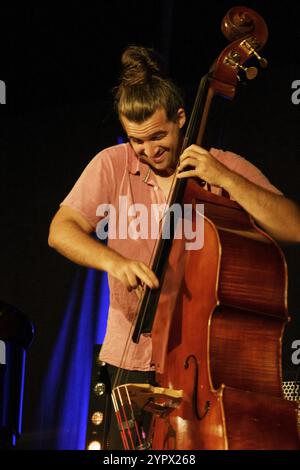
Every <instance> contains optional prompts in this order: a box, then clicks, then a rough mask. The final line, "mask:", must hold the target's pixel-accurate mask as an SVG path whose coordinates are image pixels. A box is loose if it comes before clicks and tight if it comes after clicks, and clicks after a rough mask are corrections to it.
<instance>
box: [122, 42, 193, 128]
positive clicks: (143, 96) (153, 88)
mask: <svg viewBox="0 0 300 470" xmlns="http://www.w3.org/2000/svg"><path fill="white" fill-rule="evenodd" d="M121 60H122V66H123V69H122V73H121V79H120V84H119V86H118V87H117V88H116V89H115V106H116V109H117V112H118V114H119V117H121V116H122V115H123V116H125V117H126V118H127V119H128V120H129V121H134V122H138V123H140V122H143V121H145V120H146V119H148V118H150V117H151V116H152V115H153V114H154V113H155V111H157V109H159V108H163V109H165V111H166V115H167V119H168V120H169V121H174V122H175V121H176V120H177V111H178V109H179V108H182V107H184V99H183V96H182V93H181V91H180V90H179V88H178V87H177V86H176V85H175V84H174V83H173V81H172V80H170V79H169V78H167V77H166V76H165V75H164V73H163V70H162V67H161V65H160V60H159V57H158V55H157V54H156V53H155V52H154V50H153V49H147V48H145V47H139V46H129V47H128V48H127V49H125V51H124V52H123V54H122V59H121Z"/></svg>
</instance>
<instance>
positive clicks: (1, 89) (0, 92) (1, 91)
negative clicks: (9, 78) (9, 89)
mask: <svg viewBox="0 0 300 470" xmlns="http://www.w3.org/2000/svg"><path fill="white" fill-rule="evenodd" d="M0 104H6V85H5V82H4V81H3V80H0Z"/></svg>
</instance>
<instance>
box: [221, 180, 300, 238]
mask: <svg viewBox="0 0 300 470" xmlns="http://www.w3.org/2000/svg"><path fill="white" fill-rule="evenodd" d="M224 188H225V189H226V190H227V191H228V192H229V194H230V195H231V197H232V198H233V199H234V200H235V201H237V202H238V203H239V204H240V205H241V206H242V207H243V208H244V209H245V210H246V211H247V212H248V213H249V214H250V215H252V217H253V218H254V219H255V221H256V222H257V223H258V224H259V226H260V227H262V228H263V229H264V230H265V231H266V232H267V233H269V234H270V235H271V236H272V237H274V238H275V239H276V240H278V241H284V242H300V210H299V207H298V206H297V205H296V204H295V203H294V202H293V201H291V200H290V199H287V198H285V197H283V196H281V195H278V194H275V193H272V192H270V191H267V190H266V189H264V188H261V187H259V186H257V185H256V184H254V183H252V182H250V181H248V180H246V179H245V178H243V177H242V176H240V175H238V174H236V173H232V172H229V173H228V174H227V175H226V177H225V180H224Z"/></svg>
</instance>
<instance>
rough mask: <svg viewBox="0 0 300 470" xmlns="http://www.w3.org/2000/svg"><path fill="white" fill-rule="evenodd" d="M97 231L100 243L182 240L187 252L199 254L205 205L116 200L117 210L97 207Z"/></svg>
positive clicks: (107, 206) (101, 205)
mask: <svg viewBox="0 0 300 470" xmlns="http://www.w3.org/2000/svg"><path fill="white" fill-rule="evenodd" d="M96 215H97V216H98V217H101V220H100V222H98V224H97V227H96V234H97V237H98V238H99V239H100V240H105V239H106V238H107V237H108V238H110V239H114V240H116V239H119V240H126V239H128V238H130V239H132V240H138V239H144V240H145V239H152V240H153V239H154V240H157V239H158V238H163V239H170V238H175V239H182V238H184V239H185V249H186V250H200V249H201V248H202V247H203V244H204V204H195V205H194V206H193V205H192V204H184V205H183V206H182V205H181V204H172V206H169V205H168V204H151V206H150V207H147V206H145V205H144V204H131V205H130V206H129V205H128V200H127V196H119V204H118V207H117V208H116V207H114V206H113V205H112V204H100V205H99V206H98V207H97V211H96Z"/></svg>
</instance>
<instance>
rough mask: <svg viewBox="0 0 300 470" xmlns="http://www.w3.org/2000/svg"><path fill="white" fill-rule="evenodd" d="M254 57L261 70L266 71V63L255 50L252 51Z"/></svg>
mask: <svg viewBox="0 0 300 470" xmlns="http://www.w3.org/2000/svg"><path fill="white" fill-rule="evenodd" d="M252 52H253V54H254V55H255V57H256V58H257V60H258V62H259V65H260V66H261V68H262V69H266V68H267V67H268V61H267V59H265V58H264V57H261V56H260V55H259V54H258V53H257V52H256V51H255V50H253V51H252Z"/></svg>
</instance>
